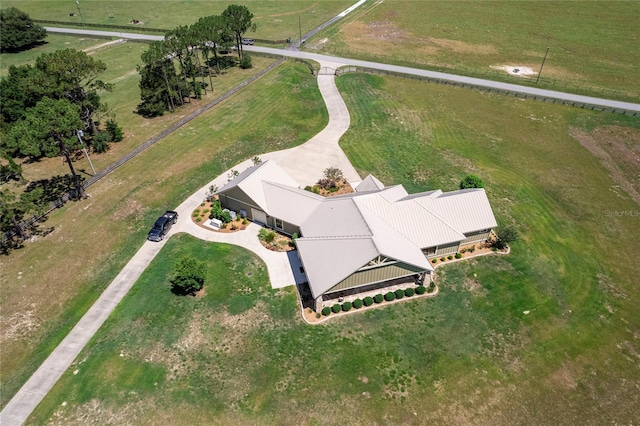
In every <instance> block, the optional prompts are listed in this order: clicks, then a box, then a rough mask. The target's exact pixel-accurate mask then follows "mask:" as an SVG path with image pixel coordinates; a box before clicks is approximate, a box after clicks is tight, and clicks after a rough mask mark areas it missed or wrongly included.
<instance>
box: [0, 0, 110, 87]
mask: <svg viewBox="0 0 640 426" xmlns="http://www.w3.org/2000/svg"><path fill="white" fill-rule="evenodd" d="M3 7H4V6H3ZM108 41H109V40H108V39H105V38H92V37H89V36H84V37H78V36H67V35H60V34H49V35H48V36H47V38H46V39H45V43H43V44H41V45H39V46H36V47H34V48H32V49H29V50H25V51H24V52H18V53H2V54H0V77H5V76H7V75H8V74H9V68H10V67H11V66H12V65H14V66H21V65H27V64H31V65H33V64H35V62H36V58H37V57H38V56H40V55H42V54H43V53H53V52H55V51H56V50H59V49H76V50H84V49H88V48H91V47H94V46H97V45H100V44H103V43H106V42H108Z"/></svg>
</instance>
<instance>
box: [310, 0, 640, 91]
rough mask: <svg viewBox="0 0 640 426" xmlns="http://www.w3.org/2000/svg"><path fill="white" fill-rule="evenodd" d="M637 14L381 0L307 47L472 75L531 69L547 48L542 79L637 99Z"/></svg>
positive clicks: (628, 7) (607, 6)
mask: <svg viewBox="0 0 640 426" xmlns="http://www.w3.org/2000/svg"><path fill="white" fill-rule="evenodd" d="M638 16H640V2H637V1H616V2H610V1H517V2H515V1H507V2H492V1H448V2H447V1H404V0H402V1H401V0H389V1H384V2H374V3H368V4H367V5H365V7H364V8H363V9H362V10H360V11H356V12H355V13H354V15H353V16H352V17H351V18H347V21H345V22H344V23H342V24H340V25H339V26H332V27H330V28H329V29H327V30H326V31H324V32H323V33H322V34H319V35H318V36H317V37H316V38H315V39H314V40H311V41H309V42H308V43H307V45H308V46H309V47H311V46H316V47H318V48H325V49H328V50H329V52H330V53H334V52H335V53H336V54H338V55H345V56H350V55H355V56H360V57H363V58H367V59H370V60H371V59H374V60H378V61H381V62H386V61H390V62H394V61H399V60H401V61H403V62H408V63H417V64H420V63H432V64H433V63H435V64H441V65H444V64H446V65H448V66H458V67H467V68H472V69H476V70H478V73H479V75H480V76H481V75H482V73H484V72H490V71H495V70H492V68H491V67H493V66H503V65H512V66H519V67H525V66H526V67H530V68H532V69H533V70H534V71H536V72H537V71H539V69H540V66H541V63H542V60H543V57H544V55H545V50H546V48H547V47H549V55H548V57H547V60H546V62H545V65H544V69H543V73H542V77H543V83H544V82H545V81H548V80H555V81H557V82H558V85H557V87H556V90H566V87H563V86H564V84H567V83H569V84H571V85H572V86H574V85H580V86H582V87H585V86H590V87H597V88H606V89H615V90H619V91H622V92H630V93H632V94H634V95H635V96H636V98H635V102H638V98H637V97H638V96H640V83H639V82H638V79H637V78H635V74H636V73H634V71H633V70H634V69H636V68H637V67H638V65H639V64H640V49H639V48H638V47H637V46H638V31H637V28H638V23H639V21H638ZM496 72H497V71H496ZM467 73H468V71H467ZM502 73H504V74H505V75H506V72H502ZM535 78H536V77H535V76H534V77H533V80H535ZM513 80H514V82H515V83H517V81H523V80H524V79H523V78H515V79H513ZM560 83H562V84H560ZM572 89H573V87H572ZM594 95H595V94H594ZM630 100H633V99H630Z"/></svg>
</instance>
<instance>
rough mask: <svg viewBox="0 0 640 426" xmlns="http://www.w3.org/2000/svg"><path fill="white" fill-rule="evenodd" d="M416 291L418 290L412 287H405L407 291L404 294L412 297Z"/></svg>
mask: <svg viewBox="0 0 640 426" xmlns="http://www.w3.org/2000/svg"><path fill="white" fill-rule="evenodd" d="M415 292H416V291H415V290H414V289H412V288H407V289H405V291H404V295H405V296H407V297H411V296H413V295H414V294H415Z"/></svg>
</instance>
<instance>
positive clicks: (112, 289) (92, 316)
mask: <svg viewBox="0 0 640 426" xmlns="http://www.w3.org/2000/svg"><path fill="white" fill-rule="evenodd" d="M322 66H331V67H333V68H335V67H337V64H335V63H328V64H327V65H322ZM318 85H319V87H320V92H321V94H322V96H323V98H324V100H325V103H326V105H327V109H328V110H329V123H328V124H327V126H326V127H325V128H324V129H323V130H322V131H321V132H320V133H318V134H317V135H316V136H314V137H313V138H311V139H310V140H309V141H307V142H306V143H304V144H303V145H301V146H298V147H296V148H291V149H287V150H283V151H277V152H272V153H264V154H261V155H260V157H261V158H262V159H263V160H267V159H273V160H275V161H276V162H278V163H279V164H280V165H281V166H282V167H283V168H284V169H285V170H286V171H287V172H288V173H290V174H291V176H292V177H294V179H296V180H297V181H298V183H300V185H301V186H305V185H310V184H313V183H315V182H316V181H317V180H318V179H320V178H321V177H322V171H323V170H324V169H326V168H327V167H338V168H340V169H342V171H343V173H344V176H345V178H346V179H347V180H348V181H349V182H350V183H351V184H352V185H353V186H355V185H356V184H357V183H359V182H360V177H359V176H358V174H357V173H356V171H355V169H354V168H353V167H352V166H351V163H350V162H349V160H348V159H347V157H346V155H345V154H344V152H343V151H342V149H341V148H340V147H339V146H338V141H339V139H340V137H341V136H342V135H343V134H344V132H346V131H347V129H348V128H349V122H350V118H349V112H348V111H347V107H346V105H345V104H344V101H343V100H342V97H341V96H340V93H339V92H338V89H337V87H336V85H335V81H334V76H333V75H323V76H319V77H318ZM251 165H253V162H252V161H251V160H246V161H244V162H242V163H240V164H237V165H236V166H234V167H233V169H235V170H238V171H242V170H244V169H246V168H247V167H250V166H251ZM229 171H230V170H228V171H226V172H224V173H223V174H222V175H220V176H218V177H216V178H215V179H213V180H212V181H211V182H209V183H208V184H207V185H205V186H203V187H202V188H201V189H200V190H198V191H197V192H195V193H194V194H193V195H191V196H190V197H189V198H188V199H186V200H185V201H184V202H183V203H182V204H180V206H178V208H177V209H176V211H178V213H179V214H180V218H179V220H178V223H177V224H176V225H174V226H173V228H172V229H171V231H170V233H169V234H168V235H167V238H165V240H164V241H161V242H159V243H153V242H149V241H147V242H146V243H144V244H143V245H142V247H141V248H140V250H138V252H137V253H136V254H135V255H134V256H133V258H131V260H130V261H129V263H127V265H126V266H125V267H124V268H123V269H122V271H120V273H119V274H118V276H117V277H116V278H115V279H114V280H113V281H112V282H111V283H110V284H109V286H108V287H107V289H106V290H105V291H104V292H103V293H102V295H101V296H100V297H99V298H98V300H96V302H95V303H94V304H93V306H91V308H90V309H89V310H88V311H87V313H86V314H85V315H84V316H83V317H82V318H81V319H80V321H78V323H77V324H76V326H75V327H74V328H73V329H72V330H71V331H70V332H69V334H68V335H67V336H66V337H65V339H64V340H63V341H62V342H61V343H60V344H59V345H58V347H56V349H55V350H54V351H53V352H52V353H51V354H50V355H49V357H48V358H47V359H46V360H45V362H44V363H43V364H42V365H41V366H40V367H39V368H38V369H37V370H36V372H35V373H34V374H33V375H32V376H31V377H30V378H29V380H28V381H27V382H26V383H25V384H24V386H22V388H21V389H20V390H19V391H18V393H17V394H16V395H15V396H14V397H13V398H12V399H11V401H9V403H8V404H7V405H6V406H5V407H4V409H3V410H2V412H0V425H2V426H13V425H21V424H23V423H24V422H25V421H26V420H27V418H28V417H29V415H31V413H32V412H33V410H34V409H35V408H36V406H37V405H38V404H39V403H40V401H42V399H43V398H44V397H45V395H46V394H47V393H49V391H50V390H51V388H52V387H53V385H55V383H56V382H57V381H58V379H59V378H60V377H61V376H62V374H64V372H65V371H66V370H67V369H68V368H69V366H70V365H71V363H72V362H73V361H74V360H75V359H76V357H77V356H78V355H79V354H80V351H81V350H82V349H83V348H84V347H85V345H86V344H87V343H88V342H89V340H90V339H91V338H92V337H93V336H94V334H95V333H96V332H97V331H98V329H99V328H100V327H101V326H102V324H103V323H104V321H105V320H106V319H107V318H108V317H109V315H110V314H111V313H112V312H113V310H114V309H115V307H116V306H117V305H118V304H119V303H120V301H121V300H122V299H123V298H124V296H125V295H126V294H127V293H128V291H129V290H130V289H131V287H132V286H133V284H134V283H135V282H136V281H137V279H138V278H139V277H140V275H141V274H142V272H143V271H144V270H145V269H146V268H147V266H148V265H149V264H150V263H151V261H152V260H153V259H154V258H155V256H156V255H157V254H158V253H159V252H160V250H161V249H162V247H163V246H164V244H165V243H166V241H167V239H168V238H169V237H171V235H174V234H176V233H178V232H186V233H189V234H191V235H194V236H196V237H198V238H201V239H203V240H205V241H216V242H221V243H228V244H235V245H239V246H241V247H244V248H246V249H248V250H250V251H252V252H253V253H255V254H256V255H258V256H259V257H260V258H261V259H262V260H263V261H264V262H265V264H266V265H267V270H268V272H269V279H270V281H271V285H272V287H273V288H281V287H285V286H289V285H294V284H295V283H296V281H298V282H302V281H303V280H304V276H303V275H302V274H301V273H300V272H299V271H300V270H299V266H300V265H299V263H297V262H298V260H297V256H291V255H287V253H278V252H272V251H269V250H267V249H265V248H264V247H262V245H261V244H260V243H259V242H258V237H257V234H258V231H259V229H260V226H258V225H256V224H251V225H250V226H249V227H248V229H246V230H244V231H242V232H237V233H233V234H224V233H218V232H215V231H213V230H211V231H209V230H207V229H204V228H202V227H200V226H198V225H196V224H194V223H193V222H192V221H191V213H192V212H193V210H194V209H195V208H196V207H197V206H198V205H199V204H200V203H201V202H202V200H203V199H204V198H205V194H206V192H207V190H208V188H209V187H210V186H211V185H213V184H215V185H217V186H218V188H221V187H222V186H223V185H224V184H225V183H226V182H227V178H226V176H227V175H228V173H229ZM294 271H295V273H294Z"/></svg>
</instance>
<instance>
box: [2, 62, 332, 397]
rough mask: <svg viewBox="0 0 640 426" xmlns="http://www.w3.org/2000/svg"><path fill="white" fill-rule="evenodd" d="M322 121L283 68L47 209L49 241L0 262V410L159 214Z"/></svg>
mask: <svg viewBox="0 0 640 426" xmlns="http://www.w3.org/2000/svg"><path fill="white" fill-rule="evenodd" d="M290 93H296V96H295V97H292V96H289V94H290ZM272 99H278V100H279V101H278V102H277V103H274V102H272ZM326 122H327V113H326V110H325V109H324V103H323V101H322V99H321V97H320V93H319V91H318V89H317V83H316V80H315V79H314V78H313V76H312V75H311V74H310V73H309V70H308V68H307V67H306V66H304V65H302V64H297V63H285V64H283V65H281V66H279V67H278V68H277V69H275V70H274V71H273V72H271V73H269V74H268V75H266V76H264V77H263V78H261V79H260V80H258V81H256V82H255V83H253V84H252V85H250V86H248V87H247V88H246V89H244V90H243V91H241V92H239V93H238V94H236V95H235V96H234V97H233V98H232V99H229V100H227V101H225V102H224V103H222V104H220V105H218V106H217V107H215V108H213V109H211V110H210V111H208V112H207V113H206V114H203V115H202V116H200V117H199V118H198V119H196V120H194V121H192V122H191V123H189V124H188V125H186V126H184V127H183V128H181V129H180V130H179V131H177V132H175V133H174V134H172V135H171V136H169V137H167V138H166V139H164V140H163V141H162V142H159V143H158V144H157V145H155V146H154V147H152V148H150V149H149V150H147V151H145V152H144V153H143V154H141V155H139V156H137V157H136V158H135V159H133V160H132V161H130V162H128V163H127V164H126V165H125V166H123V167H121V168H120V169H118V170H117V171H115V172H114V173H112V174H110V175H109V176H108V177H106V178H105V179H103V180H101V181H100V182H98V183H97V184H95V185H94V186H91V187H90V189H89V191H88V192H89V194H90V196H91V197H90V198H89V199H88V200H86V201H83V202H78V203H69V204H67V205H66V206H65V207H64V208H62V209H60V210H56V211H54V212H52V213H51V215H50V216H49V217H48V219H47V221H46V222H45V223H44V224H42V225H41V227H42V228H43V229H46V228H49V227H51V228H53V232H52V233H51V234H49V235H48V236H47V237H39V241H37V242H36V243H34V244H27V245H26V246H25V247H24V248H23V249H20V250H16V251H14V252H12V253H11V254H10V255H9V256H8V257H5V258H3V259H0V262H2V266H1V268H2V274H0V286H1V287H2V292H0V307H1V308H2V312H3V315H2V318H0V330H2V331H3V334H2V339H3V340H2V345H0V358H1V359H2V369H0V380H1V383H2V386H1V389H2V392H1V394H0V406H4V405H5V404H6V403H7V402H8V400H9V398H11V396H12V395H13V394H14V393H15V392H16V391H17V390H18V389H19V387H20V386H21V385H22V383H24V381H25V380H26V379H27V378H28V377H29V375H30V374H31V373H32V372H33V371H34V370H35V369H36V368H37V367H38V366H39V365H40V363H41V362H42V361H43V360H44V359H45V357H46V356H47V355H48V354H49V353H50V352H51V350H53V348H54V347H55V346H56V345H57V344H58V343H59V342H60V340H62V338H63V337H64V336H65V334H66V333H67V332H68V331H69V330H70V328H71V327H72V326H73V325H74V324H75V322H76V321H77V320H78V318H79V317H80V316H81V315H82V314H83V313H84V312H85V311H86V310H87V309H88V307H89V306H90V305H91V303H93V301H94V300H95V299H96V298H97V297H98V296H99V294H100V292H101V291H102V290H104V288H105V287H106V286H107V285H108V283H109V282H111V280H113V278H114V277H115V276H116V275H117V273H118V272H119V271H120V269H122V267H123V266H124V265H125V264H126V262H127V261H128V260H129V259H130V258H131V256H132V255H133V254H134V253H135V251H136V250H137V249H138V248H139V247H140V245H141V244H142V243H143V242H144V241H145V236H146V233H147V232H148V229H149V226H150V225H151V224H152V223H153V220H155V218H156V217H157V216H158V214H159V212H162V211H164V210H165V209H167V208H170V207H175V206H177V205H178V204H180V203H181V202H182V201H183V200H184V199H185V198H186V197H188V196H189V195H190V194H192V193H193V192H194V191H196V190H198V189H199V188H200V187H202V186H203V185H205V184H206V183H207V182H209V181H210V180H212V179H213V178H214V177H215V176H217V175H218V174H220V173H222V172H223V171H224V170H227V169H228V168H230V167H232V166H233V165H235V164H237V163H239V162H241V161H243V160H244V159H247V158H251V157H253V156H254V155H257V154H260V153H262V152H268V151H273V150H277V149H284V148H288V147H292V146H295V145H297V144H300V143H302V142H304V141H306V140H308V139H309V138H310V137H311V136H313V135H314V134H316V133H317V132H319V131H320V130H321V129H322V128H323V127H324V126H325V125H326ZM143 130H144V129H143ZM152 135H153V133H152V132H151V131H150V132H149V133H147V134H146V138H149V137H151V136H152ZM36 238H38V237H36ZM70 259H72V260H71V261H70ZM70 267H72V268H73V269H74V271H77V273H75V272H74V273H70V272H69V268H70ZM25 283H29V285H28V286H25V285H24V284H25Z"/></svg>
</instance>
